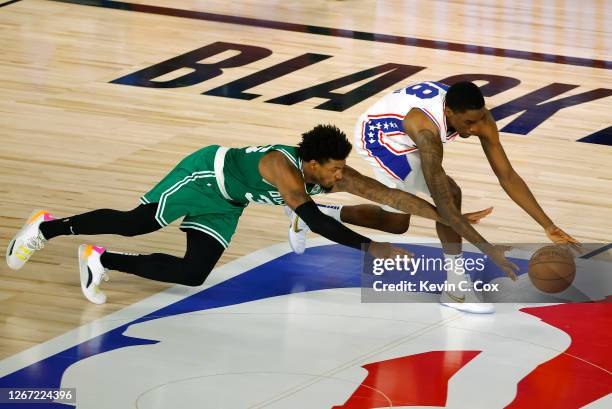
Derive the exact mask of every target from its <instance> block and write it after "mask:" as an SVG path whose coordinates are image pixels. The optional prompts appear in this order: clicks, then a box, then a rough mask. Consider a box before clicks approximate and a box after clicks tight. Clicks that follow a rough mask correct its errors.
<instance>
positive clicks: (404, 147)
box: [361, 114, 417, 180]
mask: <svg viewBox="0 0 612 409" xmlns="http://www.w3.org/2000/svg"><path fill="white" fill-rule="evenodd" d="M402 120H403V117H402V116H401V115H398V114H383V115H368V120H367V121H363V123H362V127H361V142H362V146H363V148H364V149H365V150H366V151H367V152H368V154H369V155H370V156H372V157H374V158H375V159H376V161H377V162H378V163H379V165H380V166H382V167H383V168H385V169H386V170H387V171H388V172H389V173H391V174H392V175H393V176H395V177H396V178H398V179H400V180H404V179H405V178H406V176H408V174H409V173H410V171H411V168H410V164H409V163H408V159H407V158H406V156H405V154H406V153H409V152H413V151H415V150H416V149H417V148H416V147H415V146H414V145H413V144H406V142H405V141H406V140H410V139H409V138H408V136H407V135H406V134H405V133H404V128H403V126H402Z"/></svg>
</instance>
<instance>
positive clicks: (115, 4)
mask: <svg viewBox="0 0 612 409" xmlns="http://www.w3.org/2000/svg"><path fill="white" fill-rule="evenodd" d="M52 1H55V2H57V3H69V4H77V5H82V6H93V7H101V8H108V9H116V10H125V11H135V12H140V13H148V14H157V15H164V16H172V17H181V18H189V19H194V20H205V21H213V22H217V23H227V24H237V25H243V26H251V27H261V28H268V29H273V30H281V31H292V32H298V33H305V34H315V35H323V36H330V37H340V38H350V39H355V40H362V41H371V42H380V43H389V44H397V45H404V46H411V47H418V48H429V49H434V50H446V51H452V52H460V53H467V54H477V55H488V56H493V57H503V58H512V59H518V60H527V61H537V62H549V63H553V64H561V65H574V66H579V67H589V68H601V69H606V70H609V69H612V61H608V60H596V59H591V58H583V57H572V56H564V55H557V54H548V53H538V52H532V51H523V50H512V49H505V48H497V47H489V46H481V45H474V44H463V43H454V42H449V41H439V40H429V39H425V38H417V37H404V36H395V35H391V34H383V33H370V32H365V31H353V30H347V29H342V28H333V27H322V26H313V25H307V24H299V23H288V22H283V21H276V20H265V19H259V18H252V17H239V16H231V15H227V14H218V13H208V12H203V11H193V10H183V9H176V8H170V7H160V6H152V5H146V4H135V3H127V2H121V1H114V0H52Z"/></svg>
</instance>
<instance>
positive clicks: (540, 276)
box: [528, 245, 576, 294]
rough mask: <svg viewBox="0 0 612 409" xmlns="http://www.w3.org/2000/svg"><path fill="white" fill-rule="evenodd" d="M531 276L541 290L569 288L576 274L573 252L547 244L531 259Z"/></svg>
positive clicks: (549, 290) (534, 283)
mask: <svg viewBox="0 0 612 409" xmlns="http://www.w3.org/2000/svg"><path fill="white" fill-rule="evenodd" d="M528 272H529V278H530V279H531V282H532V283H533V285H534V286H535V287H536V288H537V289H538V290H540V291H543V292H545V293H549V294H556V293H559V292H561V291H563V290H565V289H566V288H568V287H569V286H570V285H571V284H572V282H573V281H574V277H575V276H576V263H574V256H573V255H572V253H571V252H570V251H569V250H567V249H565V248H563V247H559V246H554V245H551V246H546V247H542V248H541V249H539V250H538V251H536V252H535V253H534V254H533V256H532V257H531V259H530V260H529V270H528Z"/></svg>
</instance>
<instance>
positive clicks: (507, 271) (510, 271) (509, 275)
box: [504, 267, 517, 281]
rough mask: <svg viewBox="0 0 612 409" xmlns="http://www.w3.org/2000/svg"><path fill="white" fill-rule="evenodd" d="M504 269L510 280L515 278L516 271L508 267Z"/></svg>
mask: <svg viewBox="0 0 612 409" xmlns="http://www.w3.org/2000/svg"><path fill="white" fill-rule="evenodd" d="M504 271H505V272H506V274H507V275H508V277H510V279H511V280H512V281H516V280H517V277H516V273H515V272H514V271H513V270H512V269H511V268H510V267H507V268H505V269H504Z"/></svg>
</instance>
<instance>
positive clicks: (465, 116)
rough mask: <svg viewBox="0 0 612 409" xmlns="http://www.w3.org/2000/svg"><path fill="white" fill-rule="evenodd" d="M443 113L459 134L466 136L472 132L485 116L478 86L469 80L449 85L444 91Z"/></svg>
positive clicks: (482, 98) (483, 102)
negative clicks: (445, 91)
mask: <svg viewBox="0 0 612 409" xmlns="http://www.w3.org/2000/svg"><path fill="white" fill-rule="evenodd" d="M444 113H445V115H446V119H447V121H448V122H449V123H450V125H451V126H452V127H453V128H455V130H456V131H457V132H458V133H459V136H461V137H462V138H467V137H469V136H470V135H472V134H474V129H476V127H477V126H478V124H479V123H480V122H481V121H484V120H485V118H486V110H485V101H484V97H483V96H482V92H480V88H478V87H477V86H476V85H475V84H474V83H472V82H469V81H461V82H458V83H456V84H453V85H451V87H450V88H449V89H448V91H447V93H446V103H445V108H444Z"/></svg>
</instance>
